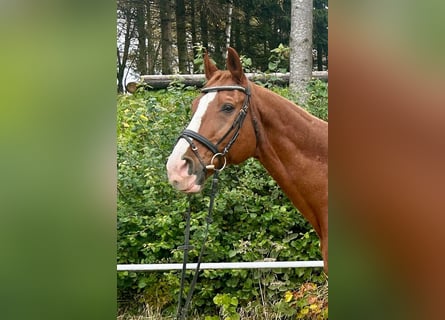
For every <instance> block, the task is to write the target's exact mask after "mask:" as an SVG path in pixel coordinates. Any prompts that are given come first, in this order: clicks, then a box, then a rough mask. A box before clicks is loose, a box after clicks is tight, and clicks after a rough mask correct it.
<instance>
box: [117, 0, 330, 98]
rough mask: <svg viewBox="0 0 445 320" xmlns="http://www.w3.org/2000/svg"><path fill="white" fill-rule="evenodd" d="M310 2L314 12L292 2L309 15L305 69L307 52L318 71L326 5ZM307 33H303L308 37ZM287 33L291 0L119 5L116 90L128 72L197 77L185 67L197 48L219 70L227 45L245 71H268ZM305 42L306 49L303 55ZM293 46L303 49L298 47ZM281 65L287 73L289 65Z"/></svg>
mask: <svg viewBox="0 0 445 320" xmlns="http://www.w3.org/2000/svg"><path fill="white" fill-rule="evenodd" d="M312 1H313V6H314V7H312V4H309V3H308V2H307V0H304V1H303V2H297V1H295V3H296V4H298V5H299V6H302V5H304V6H305V7H306V8H307V9H308V10H307V11H306V12H307V14H308V15H309V14H312V15H313V36H310V35H307V36H306V37H304V38H306V39H309V40H311V39H313V48H311V49H309V50H307V51H305V52H311V56H310V57H309V56H308V57H307V59H308V60H307V63H305V64H306V66H307V67H308V68H309V67H310V66H311V64H312V49H316V50H314V54H315V53H317V55H316V56H315V55H314V58H316V66H317V69H318V70H321V69H325V70H326V69H327V61H328V59H327V55H328V48H327V36H328V34H327V11H328V10H327V5H328V0H312ZM312 1H311V3H312ZM230 5H231V6H232V10H229V9H230ZM173 6H174V8H173ZM230 12H231V19H229V16H230ZM229 21H231V27H229V26H230V24H229ZM292 21H293V22H297V21H296V20H295V19H293V20H292ZM294 29H295V30H296V31H299V30H300V31H302V30H303V29H300V28H298V27H296V28H294ZM309 29H310V28H309ZM309 29H308V28H305V30H306V31H307V32H309ZM290 31H291V0H261V1H257V0H232V1H226V0H212V1H210V0H162V1H161V0H118V48H119V50H118V51H119V55H118V61H117V65H118V87H119V88H121V89H119V90H122V87H123V82H124V81H125V80H124V78H125V73H126V72H127V71H126V70H128V68H131V69H132V70H134V72H135V73H136V74H159V73H163V74H172V73H177V72H180V73H193V72H195V73H196V72H199V70H198V69H199V68H198V66H197V65H195V66H192V65H191V64H190V62H191V61H193V60H194V58H195V56H196V54H197V51H196V49H195V48H194V46H195V45H196V44H199V45H202V46H203V47H204V48H206V49H207V51H208V52H209V53H210V54H211V55H212V58H213V59H214V60H215V62H216V63H217V64H218V65H219V66H220V67H223V66H224V60H225V59H224V56H225V53H226V46H227V40H229V42H228V43H229V45H230V46H232V47H234V48H236V49H237V51H238V52H239V53H240V54H241V55H243V56H245V57H247V58H250V59H251V61H252V65H251V66H250V70H252V71H267V70H268V64H269V62H270V57H271V55H272V54H273V52H271V50H274V49H275V48H278V47H279V45H280V44H283V45H284V46H286V47H287V46H289V44H290ZM227 32H229V34H227ZM310 42H311V41H308V42H306V43H305V44H306V46H305V49H307V48H309V47H310V45H309V44H310ZM292 46H293V47H295V48H296V49H298V48H300V49H302V47H301V46H300V45H294V44H293V43H292ZM296 49H295V50H296ZM295 50H293V52H294V53H295ZM281 65H282V66H283V67H285V69H289V59H285V61H284V60H283V61H282V62H281ZM126 68H127V69H126ZM294 70H295V68H294ZM294 74H297V73H294Z"/></svg>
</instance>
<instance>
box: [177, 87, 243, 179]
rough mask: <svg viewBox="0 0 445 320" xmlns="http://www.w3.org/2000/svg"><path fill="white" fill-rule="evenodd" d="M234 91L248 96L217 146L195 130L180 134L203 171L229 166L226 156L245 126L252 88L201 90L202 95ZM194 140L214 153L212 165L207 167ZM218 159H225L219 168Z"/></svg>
mask: <svg viewBox="0 0 445 320" xmlns="http://www.w3.org/2000/svg"><path fill="white" fill-rule="evenodd" d="M232 90H238V91H241V92H244V93H245V94H246V97H245V99H244V102H243V105H242V107H241V110H240V112H239V113H238V116H237V117H236V118H235V120H234V121H233V123H232V126H231V127H230V128H229V130H227V132H226V133H225V134H224V135H223V136H222V138H221V139H219V140H218V142H217V143H216V144H213V143H212V142H211V141H210V140H209V139H207V138H206V137H204V136H203V135H201V134H199V133H198V132H195V131H193V130H189V129H185V130H184V131H182V133H181V134H180V136H179V138H178V140H179V139H181V138H183V139H185V140H186V141H187V142H188V143H189V144H190V148H191V149H192V151H193V153H194V154H195V156H196V157H197V158H198V160H199V162H200V163H201V165H202V167H203V170H204V171H205V170H215V171H221V170H223V169H224V168H225V166H226V164H227V159H226V154H227V153H228V152H229V150H230V148H231V147H232V145H233V143H234V142H235V141H236V139H237V138H238V136H239V132H240V130H241V128H242V126H243V123H244V119H245V118H246V115H247V110H248V109H249V102H250V88H249V85H248V86H247V87H242V86H237V85H231V86H215V87H208V88H203V89H201V92H202V93H208V92H215V91H216V92H219V91H232ZM231 132H233V135H232V137H231V139H230V141H229V142H228V143H227V145H226V146H225V147H224V148H223V149H222V151H219V148H220V146H219V145H220V144H221V142H223V141H224V140H225V139H226V138H227V137H228V136H229V134H230V133H231ZM193 140H196V141H198V142H200V143H202V144H203V145H204V146H205V147H206V148H207V149H209V150H210V151H212V152H213V156H212V159H211V160H210V164H208V165H206V164H205V163H204V161H203V159H202V157H201V156H200V154H199V152H198V147H197V146H196V145H195V143H194V142H193ZM216 158H221V159H223V164H222V165H221V166H220V167H219V168H217V167H216V166H215V165H214V164H213V162H214V161H215V159H216Z"/></svg>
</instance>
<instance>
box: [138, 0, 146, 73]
mask: <svg viewBox="0 0 445 320" xmlns="http://www.w3.org/2000/svg"><path fill="white" fill-rule="evenodd" d="M136 32H137V36H138V55H137V61H136V68H137V71H138V72H139V73H140V74H147V44H146V40H147V31H146V29H145V4H144V3H142V2H141V3H138V6H137V8H136Z"/></svg>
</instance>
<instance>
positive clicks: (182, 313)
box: [176, 170, 221, 320]
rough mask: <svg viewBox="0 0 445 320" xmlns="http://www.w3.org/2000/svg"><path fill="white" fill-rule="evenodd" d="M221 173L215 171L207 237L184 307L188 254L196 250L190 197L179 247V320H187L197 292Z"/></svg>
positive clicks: (208, 214) (207, 218) (177, 316)
mask: <svg viewBox="0 0 445 320" xmlns="http://www.w3.org/2000/svg"><path fill="white" fill-rule="evenodd" d="M219 171H221V170H215V173H214V175H213V179H212V192H211V194H210V202H209V210H208V212H207V217H206V230H205V235H204V239H203V241H202V246H201V251H200V252H199V256H198V263H197V264H196V269H195V274H194V275H193V280H192V282H191V283H190V289H189V292H188V294H187V298H186V300H185V303H184V305H182V301H183V293H184V283H185V273H186V269H187V268H186V267H187V261H188V252H189V250H191V249H193V248H194V247H193V246H190V245H189V239H190V216H191V198H190V196H189V197H188V200H189V207H188V210H187V216H186V228H185V234H184V238H185V241H184V245H183V246H180V247H178V249H180V250H184V258H183V261H182V272H181V288H180V290H179V297H178V309H177V311H176V319H177V320H183V319H186V318H187V313H188V309H189V307H190V302H191V301H192V296H193V291H194V290H195V285H196V282H197V281H198V275H199V271H200V267H201V260H202V256H203V254H204V250H205V247H206V242H207V239H208V237H209V228H210V224H211V223H212V222H213V218H212V213H213V205H214V203H215V196H216V193H217V192H218V190H217V187H218V175H219Z"/></svg>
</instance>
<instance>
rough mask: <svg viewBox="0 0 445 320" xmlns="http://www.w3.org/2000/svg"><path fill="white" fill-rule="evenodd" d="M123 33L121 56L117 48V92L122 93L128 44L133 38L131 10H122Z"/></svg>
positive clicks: (128, 51) (128, 50)
mask: <svg viewBox="0 0 445 320" xmlns="http://www.w3.org/2000/svg"><path fill="white" fill-rule="evenodd" d="M124 18H125V31H124V47H123V50H122V54H121V52H120V50H119V47H117V92H119V93H123V92H124V84H123V82H124V74H125V68H126V67H127V61H128V56H129V53H130V43H131V39H132V37H133V32H134V29H133V28H132V18H131V10H128V9H126V10H124Z"/></svg>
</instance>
